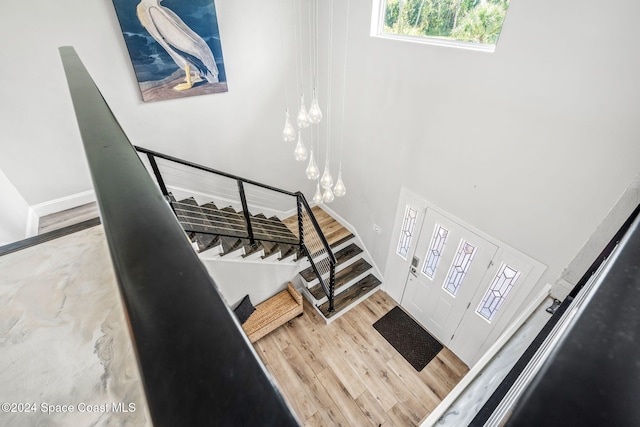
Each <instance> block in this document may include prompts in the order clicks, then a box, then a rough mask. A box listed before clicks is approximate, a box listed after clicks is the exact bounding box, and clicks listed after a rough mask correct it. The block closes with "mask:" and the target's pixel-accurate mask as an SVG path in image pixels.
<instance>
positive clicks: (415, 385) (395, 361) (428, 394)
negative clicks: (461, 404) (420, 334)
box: [387, 355, 441, 412]
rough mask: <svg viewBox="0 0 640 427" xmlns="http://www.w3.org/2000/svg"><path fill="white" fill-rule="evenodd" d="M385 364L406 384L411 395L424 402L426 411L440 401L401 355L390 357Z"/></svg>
mask: <svg viewBox="0 0 640 427" xmlns="http://www.w3.org/2000/svg"><path fill="white" fill-rule="evenodd" d="M387 365H388V366H389V368H390V369H392V370H393V372H395V374H396V375H397V376H398V378H400V380H402V382H403V383H404V384H405V385H406V387H407V389H408V390H410V391H411V393H413V395H414V396H415V397H416V398H418V399H419V400H420V401H421V402H423V403H424V406H425V407H426V409H427V412H431V411H433V410H434V409H435V408H436V406H438V404H439V403H440V401H441V399H440V398H439V397H438V396H437V395H436V394H435V393H434V391H433V390H431V388H429V386H428V385H426V384H425V383H424V382H423V381H421V380H420V378H419V377H418V376H417V375H416V374H417V372H416V370H415V368H414V367H413V366H411V364H410V363H409V362H407V361H406V360H405V359H404V358H403V357H402V356H400V355H398V356H397V357H394V358H392V359H391V360H389V361H387Z"/></svg>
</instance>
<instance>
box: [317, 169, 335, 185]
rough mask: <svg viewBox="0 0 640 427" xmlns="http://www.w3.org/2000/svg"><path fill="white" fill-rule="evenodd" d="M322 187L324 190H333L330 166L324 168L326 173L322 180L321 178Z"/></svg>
mask: <svg viewBox="0 0 640 427" xmlns="http://www.w3.org/2000/svg"><path fill="white" fill-rule="evenodd" d="M320 185H321V186H322V188H324V189H327V188H331V186H332V185H333V177H332V176H331V173H330V172H329V165H325V167H324V173H323V174H322V178H320Z"/></svg>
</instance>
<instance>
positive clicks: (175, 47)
mask: <svg viewBox="0 0 640 427" xmlns="http://www.w3.org/2000/svg"><path fill="white" fill-rule="evenodd" d="M113 2H114V5H115V7H116V12H117V14H118V19H119V21H120V26H121V27H122V32H123V34H124V36H125V41H126V43H127V48H128V49H129V54H130V56H131V60H132V63H133V66H134V70H135V72H136V76H137V78H138V83H139V85H140V88H141V91H142V96H143V99H144V100H145V101H155V100H160V99H167V98H175V97H182V96H191V95H200V94H206V93H216V92H226V91H227V85H226V75H225V71H224V63H223V61H222V48H221V45H220V36H219V30H218V23H217V15H216V12H215V5H214V3H213V0H164V1H163V0H113ZM160 3H163V4H162V5H161V4H160Z"/></svg>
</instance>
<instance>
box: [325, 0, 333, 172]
mask: <svg viewBox="0 0 640 427" xmlns="http://www.w3.org/2000/svg"><path fill="white" fill-rule="evenodd" d="M329 4H330V7H331V10H330V13H329V53H328V58H327V64H328V66H327V69H328V72H329V74H328V75H327V81H328V86H329V88H328V95H327V158H326V161H325V168H329V149H330V147H331V134H330V132H331V130H330V129H331V127H330V126H329V124H330V121H331V93H332V92H333V90H332V87H331V80H332V79H331V67H332V66H333V0H331V2H330V3H329Z"/></svg>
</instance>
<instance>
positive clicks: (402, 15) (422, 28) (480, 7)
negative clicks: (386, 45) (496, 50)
mask: <svg viewBox="0 0 640 427" xmlns="http://www.w3.org/2000/svg"><path fill="white" fill-rule="evenodd" d="M508 7H509V0H386V7H385V12H384V32H385V33H387V34H398V35H409V36H418V37H439V38H446V39H453V40H459V41H464V42H473V43H481V44H489V45H494V44H496V42H497V41H498V36H499V35H500V30H501V29H502V23H503V22H504V18H505V16H506V14H507V8H508Z"/></svg>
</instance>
